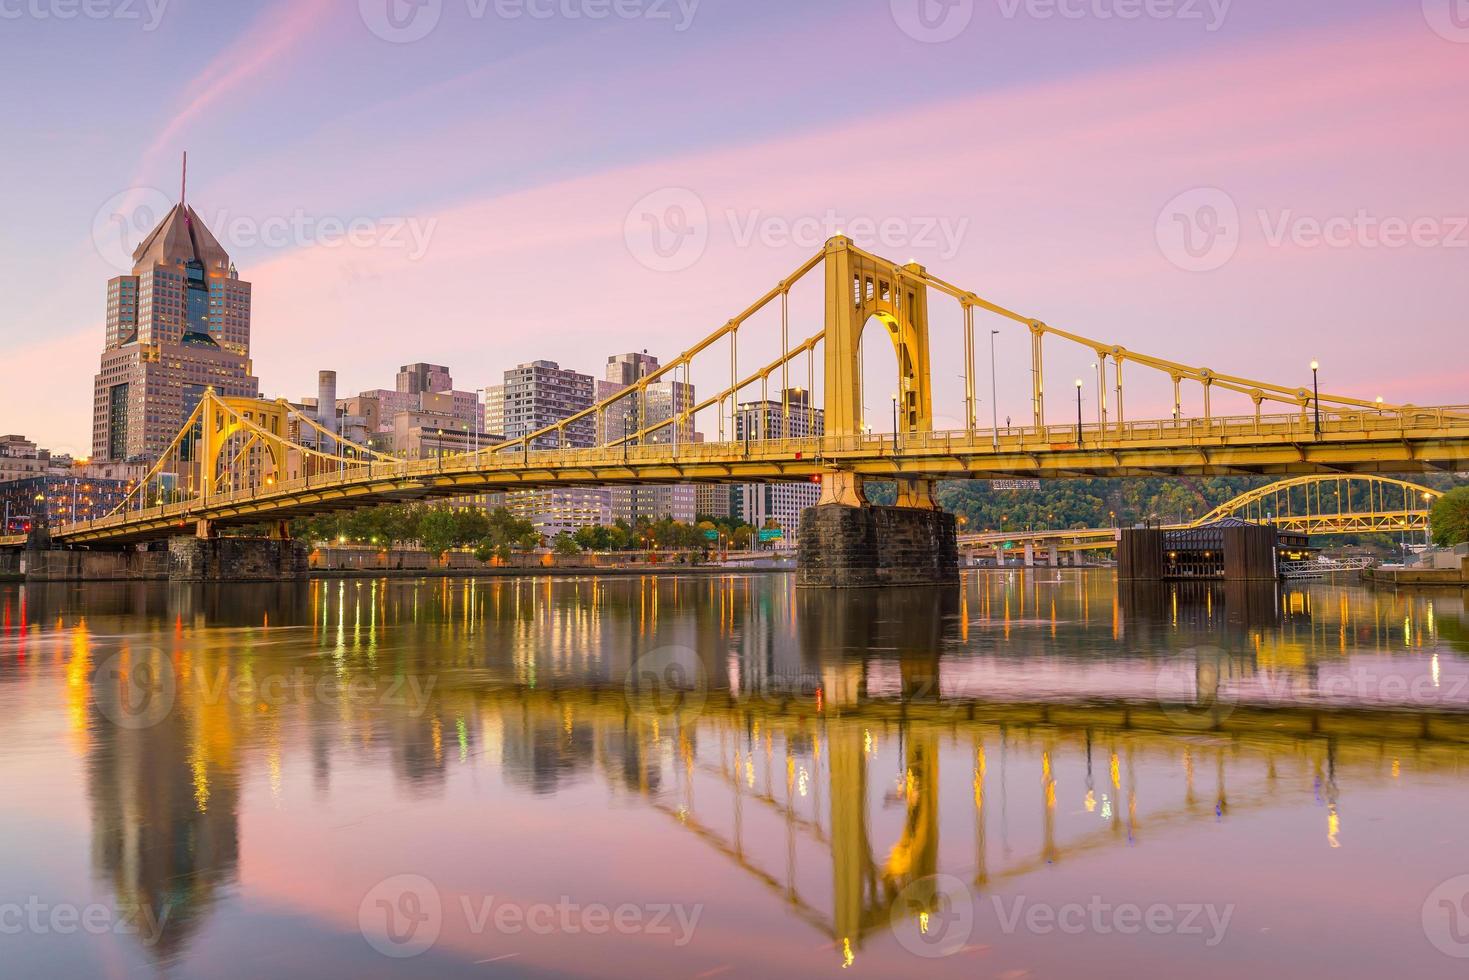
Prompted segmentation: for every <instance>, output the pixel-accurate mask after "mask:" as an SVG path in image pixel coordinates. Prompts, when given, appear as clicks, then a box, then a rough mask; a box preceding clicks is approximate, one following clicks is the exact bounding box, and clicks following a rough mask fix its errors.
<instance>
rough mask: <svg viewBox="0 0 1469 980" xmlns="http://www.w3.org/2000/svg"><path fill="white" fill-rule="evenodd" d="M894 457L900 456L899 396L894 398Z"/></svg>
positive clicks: (895, 395)
mask: <svg viewBox="0 0 1469 980" xmlns="http://www.w3.org/2000/svg"><path fill="white" fill-rule="evenodd" d="M892 397H893V455H894V456H896V455H897V454H898V396H897V394H896V393H895V394H894V395H893V396H892Z"/></svg>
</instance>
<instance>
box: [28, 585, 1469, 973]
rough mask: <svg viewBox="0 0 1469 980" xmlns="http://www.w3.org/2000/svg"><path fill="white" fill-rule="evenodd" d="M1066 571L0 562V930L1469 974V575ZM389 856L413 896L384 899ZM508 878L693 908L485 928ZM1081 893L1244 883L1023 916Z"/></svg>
mask: <svg viewBox="0 0 1469 980" xmlns="http://www.w3.org/2000/svg"><path fill="white" fill-rule="evenodd" d="M1055 577H1056V573H1055V572H1043V573H1042V574H1041V576H1040V578H1039V579H1038V578H1037V577H1035V576H1027V575H1025V574H1021V573H1018V572H1017V573H1007V572H993V573H981V574H975V575H971V576H969V577H968V578H967V579H966V581H965V583H964V585H963V587H962V588H961V589H959V590H953V591H946V590H917V591H889V592H872V593H860V594H856V595H846V596H843V595H834V594H811V593H805V592H797V591H796V590H795V589H794V588H793V581H792V579H791V578H790V577H788V576H729V577H722V576H698V577H696V576H691V577H684V578H643V579H636V578H632V579H629V578H606V579H596V578H587V579H579V580H570V579H568V580H552V579H523V580H508V579H494V580H480V581H476V580H462V581H461V580H434V581H424V582H410V581H393V582H382V581H365V580H353V581H314V582H312V583H310V584H309V585H307V586H303V587H296V586H250V587H238V586H237V587H230V588H198V587H195V588H183V587H168V586H159V585H141V584H136V585H135V584H117V585H86V586H82V587H77V586H64V585H52V586H40V587H35V586H30V587H26V588H24V589H22V588H16V587H12V588H9V589H5V590H3V591H0V605H3V622H0V629H3V635H0V718H3V719H4V720H3V722H0V724H3V725H4V726H5V730H6V735H7V739H6V741H7V746H8V748H9V750H10V751H9V753H8V755H7V762H6V767H7V771H6V777H7V778H6V785H7V786H8V787H11V788H12V791H11V792H10V793H8V794H7V799H6V802H5V803H3V804H0V833H3V837H0V840H3V841H4V844H3V845H0V846H3V849H4V855H5V867H6V869H7V875H6V880H5V883H4V885H3V887H0V926H3V925H8V922H7V921H6V920H5V915H4V907H5V906H6V903H9V906H15V907H17V908H19V911H18V912H17V913H16V915H24V916H32V913H33V911H34V910H27V909H25V908H20V907H22V906H26V905H27V904H29V905H30V906H37V905H41V906H45V909H46V911H45V912H41V913H35V914H36V915H40V916H41V918H40V919H34V918H32V919H28V920H27V924H26V925H25V927H24V928H22V929H20V930H19V931H18V932H12V931H9V930H7V931H6V932H5V933H4V934H0V954H3V955H4V956H5V961H6V962H7V963H9V964H19V967H20V969H19V970H18V971H17V973H18V975H32V974H38V973H42V972H44V973H47V974H48V975H53V976H54V975H73V974H75V975H90V974H98V973H105V974H114V975H127V974H129V973H131V972H135V971H136V972H141V973H148V972H153V971H155V970H161V971H163V972H166V973H167V974H168V975H172V976H200V977H214V976H234V975H240V974H241V973H246V974H255V973H267V972H268V973H270V974H272V975H280V976H293V975H302V976H305V975H312V976H321V975H334V974H341V975H353V976H376V975H395V976H396V975H408V976H456V975H464V976H480V975H485V974H489V975H501V976H522V975H533V976H534V975H551V976H563V975H588V976H589V975H620V976H648V975H660V976H661V975H674V976H678V975H686V976H699V975H711V976H713V975H730V976H746V975H751V974H763V975H766V976H785V975H798V974H804V975H809V974H813V973H818V972H839V971H841V970H842V969H843V968H844V966H845V967H846V968H850V969H851V970H860V971H866V972H869V973H871V974H873V975H879V976H886V975H895V974H899V973H902V974H908V973H917V974H922V975H935V976H1009V977H1020V976H1071V975H1075V974H1076V973H1078V972H1081V971H1082V970H1085V972H1087V973H1088V974H1090V975H1093V976H1136V975H1144V974H1147V973H1148V972H1154V973H1176V972H1179V971H1180V970H1181V969H1184V968H1186V969H1188V970H1189V972H1190V973H1191V974H1195V975H1203V976H1235V975H1238V974H1240V973H1242V972H1246V971H1254V972H1257V973H1259V972H1263V974H1264V975H1272V974H1273V973H1274V972H1275V970H1276V968H1278V964H1279V963H1280V962H1284V961H1292V960H1298V959H1299V958H1300V957H1302V956H1304V955H1309V956H1310V957H1311V961H1312V962H1313V964H1315V965H1317V966H1318V967H1319V968H1320V969H1322V970H1330V971H1331V972H1333V973H1334V974H1336V975H1338V976H1344V977H1359V976H1360V977H1378V976H1382V975H1384V974H1387V973H1389V972H1397V973H1404V974H1405V975H1411V976H1438V975H1443V976H1449V975H1454V973H1453V971H1454V969H1455V968H1456V967H1459V966H1461V965H1462V964H1461V963H1459V962H1458V961H1456V960H1454V959H1451V958H1449V957H1448V956H1446V955H1445V954H1444V953H1443V952H1442V951H1441V949H1440V948H1439V947H1440V946H1442V945H1443V943H1444V942H1445V940H1443V938H1442V937H1439V945H1438V946H1435V944H1434V942H1433V941H1431V940H1432V937H1431V936H1430V935H1429V934H1428V932H1429V931H1431V930H1426V925H1425V921H1424V915H1425V912H1424V909H1425V900H1426V899H1427V897H1428V896H1429V893H1430V891H1431V890H1432V889H1433V888H1434V887H1435V886H1436V885H1438V884H1439V883H1440V882H1442V881H1444V880H1445V879H1449V878H1452V877H1453V876H1454V875H1457V874H1460V873H1464V872H1469V848H1466V847H1465V845H1464V837H1463V834H1462V831H1461V830H1460V829H1459V823H1460V816H1461V814H1462V811H1463V809H1464V805H1465V803H1466V802H1469V791H1466V785H1465V783H1464V781H1463V776H1464V763H1465V760H1466V759H1469V751H1466V749H1469V720H1466V719H1465V718H1464V717H1463V716H1461V715H1460V712H1461V711H1466V710H1469V658H1466V655H1469V617H1466V613H1465V608H1464V601H1463V599H1462V597H1461V596H1459V595H1458V594H1448V595H1432V596H1428V595H1409V594H1393V593H1386V592H1369V591H1365V590H1362V589H1360V588H1358V587H1355V586H1352V585H1346V584H1332V583H1320V584H1315V585H1310V586H1291V587H1289V588H1279V589H1278V588H1276V587H1275V586H1273V585H1272V586H1265V587H1250V588H1241V589H1233V588H1229V589H1226V588H1225V587H1223V586H1215V587H1204V586H1201V587H1195V588H1167V589H1148V590H1128V589H1124V590H1120V591H1119V589H1118V588H1117V585H1116V583H1115V581H1114V580H1113V579H1112V578H1111V577H1110V576H1108V575H1104V574H1083V573H1063V574H1062V575H1061V576H1060V581H1059V582H1056V581H1048V580H1050V579H1054V578H1055ZM401 875H413V876H416V877H415V878H414V879H413V880H414V881H425V882H427V883H428V887H429V888H430V889H431V894H429V895H426V896H425V895H421V894H418V893H417V892H413V893H412V894H408V893H405V892H404V891H403V890H402V888H401V887H399V885H397V884H394V885H391V886H390V887H389V888H388V891H387V892H386V893H385V892H384V891H383V887H384V886H382V885H380V883H381V882H383V881H384V879H389V880H390V881H393V882H396V881H398V880H399V879H398V878H397V877H396V876H401ZM935 876H939V877H935ZM956 882H957V883H958V884H957V885H956V884H954V883H956ZM414 887H419V886H417V885H415V886H414ZM945 887H949V888H951V889H952V888H959V889H962V890H963V892H964V894H963V901H964V902H966V903H969V906H970V912H971V915H970V919H971V921H968V923H967V925H966V922H965V921H964V917H963V916H960V915H957V914H956V911H955V907H954V904H953V902H951V901H950V900H949V898H946V897H945V895H944V891H943V890H944V888H945ZM410 891H411V889H410ZM424 898H428V899H430V902H429V904H425V903H424V901H422V899H424ZM409 899H411V901H409ZM379 900H383V901H386V902H387V906H386V908H387V909H388V910H389V911H390V912H392V913H395V914H401V915H402V916H403V921H404V922H411V921H418V920H415V919H414V918H413V917H414V916H417V917H419V919H421V920H422V921H425V922H427V921H428V920H429V918H431V919H432V920H433V921H432V923H431V924H432V926H433V930H434V935H433V937H432V938H433V942H432V943H431V945H429V946H428V948H426V949H425V950H423V951H422V952H421V953H420V955H417V956H413V957H411V958H394V957H390V956H385V955H383V954H382V953H380V952H379V951H378V950H377V949H375V948H374V946H373V944H372V942H371V941H370V940H371V938H373V937H369V938H364V934H363V923H364V921H365V920H364V918H363V916H364V915H367V916H368V917H369V918H370V917H371V915H372V914H374V912H373V910H374V909H375V908H377V906H376V905H375V904H374V903H376V902H378V901H379ZM496 903H502V904H503V903H509V904H511V905H512V906H514V907H516V908H519V909H522V910H524V909H534V910H542V911H546V915H547V916H548V918H547V920H546V921H551V920H552V919H555V921H557V922H562V921H566V920H565V919H564V918H556V915H562V913H555V914H554V915H553V912H552V911H548V910H554V909H555V908H576V909H582V908H585V907H588V906H605V907H606V908H608V909H616V908H618V907H622V906H626V907H628V908H630V909H633V910H634V911H639V910H641V912H642V913H643V915H644V918H643V919H642V920H641V921H642V922H643V923H644V924H645V925H647V924H648V923H649V921H650V918H649V917H650V916H651V915H652V911H651V910H656V909H659V908H663V907H666V906H678V911H680V912H682V913H684V914H685V915H688V914H690V913H691V912H692V911H693V910H695V909H696V910H697V915H696V916H695V918H696V919H697V921H696V923H694V924H693V926H692V927H691V928H690V929H689V930H688V933H687V935H684V934H683V933H682V932H680V930H679V929H678V928H676V927H675V928H673V929H672V931H669V930H668V929H662V928H653V927H651V925H649V926H648V927H647V928H639V929H633V930H623V931H618V930H611V929H603V930H602V931H600V932H598V931H595V930H594V929H592V928H589V927H587V924H588V923H589V922H592V921H593V920H589V919H585V918H582V919H576V918H573V919H572V920H571V921H573V922H576V923H580V924H581V927H579V928H574V929H570V930H569V929H566V928H556V929H552V930H551V931H550V932H544V931H537V930H534V929H530V928H528V927H521V928H514V927H512V926H509V925H506V924H504V923H501V925H500V926H499V927H498V928H497V927H496V925H495V924H494V923H495V921H496V920H494V919H493V917H487V916H486V915H485V914H484V912H485V909H487V908H491V909H493V908H494V907H495V906H496ZM1088 903H1090V905H1089V904H1088ZM1098 903H1101V904H1103V905H1108V904H1110V905H1112V906H1115V905H1118V904H1125V903H1133V904H1135V905H1137V906H1139V907H1141V908H1145V909H1146V908H1149V907H1166V909H1173V910H1175V913H1176V912H1177V910H1180V909H1189V908H1192V907H1194V906H1204V905H1208V906H1209V907H1210V908H1211V909H1212V910H1215V911H1218V910H1222V909H1225V908H1226V907H1227V908H1229V909H1230V910H1231V912H1230V917H1229V920H1228V928H1227V931H1226V932H1225V933H1224V934H1223V935H1222V937H1221V938H1220V940H1219V941H1218V942H1217V943H1212V944H1206V940H1207V939H1208V938H1210V937H1209V936H1208V935H1207V934H1206V935H1203V936H1200V935H1196V934H1193V933H1185V932H1183V931H1181V930H1174V931H1170V932H1167V933H1166V934H1154V933H1153V932H1149V931H1147V930H1144V931H1143V932H1142V933H1141V934H1138V935H1133V934H1125V933H1123V932H1122V931H1121V930H1119V929H1116V928H1105V927H1104V926H1105V925H1106V921H1110V920H1106V921H1104V922H1103V925H1102V926H1098V925H1096V924H1089V925H1085V926H1084V927H1083V928H1081V929H1080V931H1070V930H1061V929H1059V928H1055V927H1053V928H1049V929H1048V928H1046V927H1045V921H1046V920H1045V917H1044V915H1042V916H1041V917H1040V918H1038V919H1026V918H1025V917H1024V913H1025V910H1027V909H1033V908H1035V907H1040V908H1042V910H1044V909H1052V910H1056V909H1066V908H1068V907H1070V906H1078V905H1080V906H1088V908H1095V907H1096V906H1097V905H1098ZM93 904H96V905H100V906H105V907H106V908H108V909H114V910H115V909H117V908H119V907H122V908H124V909H128V910H131V909H143V910H148V913H147V914H145V915H143V916H142V917H141V918H140V917H138V916H129V917H128V918H129V922H128V923H127V924H128V925H137V926H141V928H140V929H138V931H139V932H140V933H141V935H114V934H112V933H113V930H110V929H109V930H106V934H102V932H103V931H102V930H94V931H86V930H73V931H72V932H70V933H67V932H65V931H64V930H63V929H62V928H61V927H59V926H58V925H57V924H56V923H54V922H53V921H52V920H50V919H48V918H46V916H47V915H48V914H49V912H50V910H52V909H54V908H55V907H56V906H58V905H72V906H79V907H85V906H88V905H93ZM1430 904H1431V903H1430ZM1465 908H1466V909H1469V906H1466V907H1465ZM565 914H572V913H565ZM631 914H632V913H631V912H630V913H629V915H631ZM1079 914H1080V913H1079ZM115 915H116V913H115V912H114V917H115ZM1016 915H1019V916H1020V918H1019V919H1016V918H1015V916H1016ZM1086 915H1087V916H1090V915H1091V913H1090V912H1088V913H1086ZM150 916H151V917H150ZM424 917H428V918H424ZM16 921H20V920H19V919H17V920H16ZM678 921H679V920H678V919H677V917H676V916H675V915H674V914H673V913H672V912H670V913H669V914H668V917H667V919H666V921H665V922H664V923H663V925H668V924H669V923H677V922H678ZM1078 921H1080V920H1078ZM1201 921H1203V920H1201ZM37 922H39V923H40V924H39V925H37V924H36V923H37ZM1086 922H1088V923H1092V922H1093V920H1092V919H1091V918H1089V917H1088V918H1086ZM895 923H896V924H895ZM1465 923H1466V924H1469V918H1466V919H1465ZM1454 924H1457V920H1456V921H1455V923H1454ZM685 925H688V923H687V922H685ZM915 930H916V931H915ZM924 930H927V931H924ZM94 932H95V933H96V934H94ZM369 932H371V929H369ZM940 932H943V933H944V934H943V935H942V936H941V935H939V933H940ZM1449 935H1450V937H1451V938H1450V940H1448V941H1449V942H1452V936H1454V935H1456V934H1455V933H1452V932H1450V933H1449ZM376 938H381V937H376ZM683 940H686V941H683ZM915 950H916V952H915ZM939 953H947V954H949V955H933V954H939ZM1026 971H1028V972H1026ZM8 972H9V970H8V969H7V974H8Z"/></svg>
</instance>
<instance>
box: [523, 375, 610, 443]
mask: <svg viewBox="0 0 1469 980" xmlns="http://www.w3.org/2000/svg"><path fill="white" fill-rule="evenodd" d="M592 393H593V384H592V376H591V375H589V374H580V373H578V372H576V371H570V370H564V369H563V368H562V367H561V365H559V364H557V363H556V362H555V361H531V362H530V363H529V364H522V365H520V366H519V367H515V368H512V369H511V370H509V371H506V372H505V392H504V405H505V408H504V415H503V419H504V424H505V431H504V432H503V433H502V435H504V436H505V438H506V439H519V438H521V437H522V436H527V435H530V434H531V433H532V432H539V431H540V430H541V429H545V428H548V427H550V426H553V425H555V424H556V423H557V422H560V421H561V420H562V419H564V418H568V417H570V416H572V415H575V414H576V413H578V412H581V411H584V410H586V409H588V408H591V407H592ZM596 442H597V420H596V419H594V418H592V417H591V416H587V417H586V418H584V419H580V420H578V421H576V422H572V423H570V424H569V425H567V427H566V448H568V449H570V448H582V449H585V448H588V447H590V446H594V445H596ZM531 448H532V449H560V448H562V447H561V443H560V439H559V436H558V435H557V434H555V433H553V434H551V435H545V436H541V437H540V438H538V439H536V440H535V442H534V445H533V446H532V447H531Z"/></svg>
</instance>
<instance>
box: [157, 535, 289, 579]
mask: <svg viewBox="0 0 1469 980" xmlns="http://www.w3.org/2000/svg"><path fill="white" fill-rule="evenodd" d="M309 553H310V549H309V548H308V547H307V545H306V543H305V542H302V541H290V540H286V539H282V538H275V537H272V538H201V537H197V536H196V537H187V538H172V539H170V540H169V542H168V579H169V581H171V582H289V581H296V580H300V579H304V578H306V573H307V569H308V557H309Z"/></svg>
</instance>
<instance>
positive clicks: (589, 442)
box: [485, 361, 611, 539]
mask: <svg viewBox="0 0 1469 980" xmlns="http://www.w3.org/2000/svg"><path fill="white" fill-rule="evenodd" d="M593 390H594V386H593V378H592V377H591V375H588V374H580V373H578V372H576V371H571V370H566V369H563V368H562V367H561V366H560V365H559V364H557V363H556V362H555V361H532V362H530V363H529V364H522V365H520V366H519V367H515V368H512V369H511V370H509V371H506V372H505V383H504V384H502V385H492V386H491V387H489V388H487V389H486V390H485V418H486V419H487V420H488V421H489V422H490V423H491V424H498V425H499V426H500V427H501V429H500V431H499V432H498V433H497V434H499V435H503V436H504V437H505V438H506V439H519V438H520V437H522V436H525V435H529V434H530V433H532V432H538V431H540V430H541V429H544V428H547V427H548V426H552V425H555V424H556V423H557V422H559V421H561V420H562V419H564V418H567V417H569V416H572V415H575V414H576V413H577V412H580V411H583V410H584V409H588V408H591V407H592V397H593ZM596 436H597V421H596V419H595V418H591V417H588V418H585V419H582V420H580V421H577V422H572V423H570V424H569V425H567V427H566V447H567V448H582V449H585V448H587V447H590V446H593V445H595V444H596ZM534 442H535V445H534V446H533V448H535V449H559V448H561V446H560V440H559V438H558V437H557V436H556V435H550V436H542V437H541V438H539V439H536V440H534ZM608 496H609V494H608V491H607V490H605V489H603V488H600V487H547V488H545V489H543V490H511V491H509V492H507V493H505V494H504V495H503V498H500V497H498V495H494V494H492V495H491V498H492V501H493V502H501V501H502V502H503V504H504V506H505V507H507V508H508V509H509V510H510V512H511V513H513V514H515V515H516V516H517V517H520V518H523V519H525V520H528V521H530V522H531V523H532V524H534V525H535V528H536V530H537V531H538V532H540V534H541V535H542V536H544V537H546V538H547V539H551V538H555V537H556V536H557V535H558V534H571V533H574V532H575V531H576V530H577V529H578V528H582V527H590V526H596V525H598V524H608V523H611V516H610V513H609V511H608V506H607V502H608Z"/></svg>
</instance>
